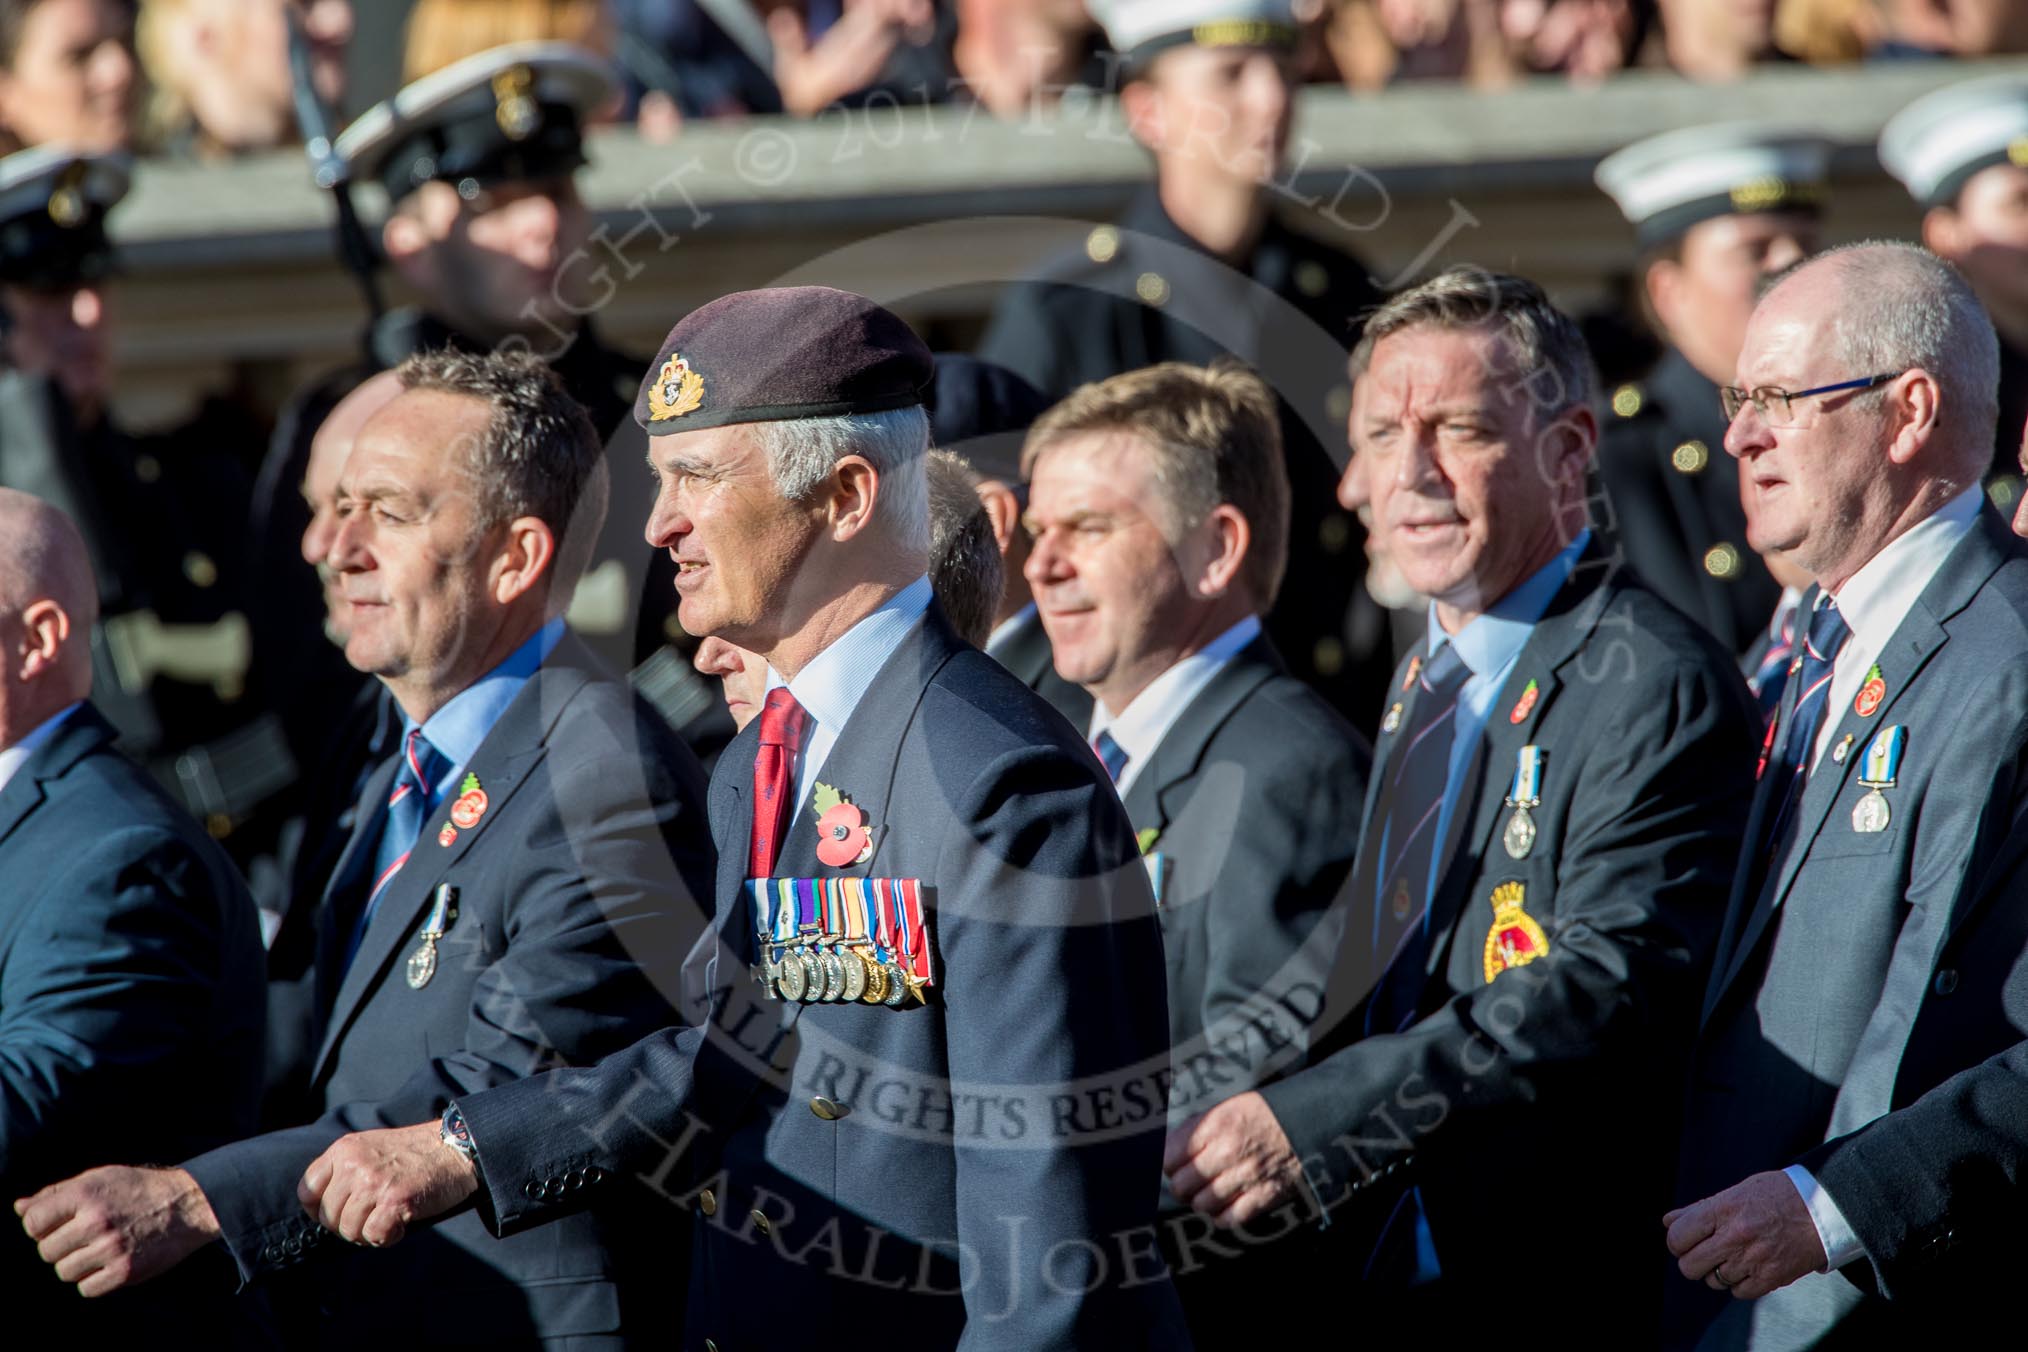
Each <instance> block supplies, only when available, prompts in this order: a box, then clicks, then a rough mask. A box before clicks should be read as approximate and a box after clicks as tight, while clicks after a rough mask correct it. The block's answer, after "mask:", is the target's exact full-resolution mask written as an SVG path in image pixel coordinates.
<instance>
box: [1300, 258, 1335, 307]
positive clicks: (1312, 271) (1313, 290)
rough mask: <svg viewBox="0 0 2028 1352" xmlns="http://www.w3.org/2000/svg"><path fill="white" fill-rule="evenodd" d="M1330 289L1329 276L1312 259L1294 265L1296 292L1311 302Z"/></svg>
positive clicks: (1323, 268)
mask: <svg viewBox="0 0 2028 1352" xmlns="http://www.w3.org/2000/svg"><path fill="white" fill-rule="evenodd" d="M1330 289H1331V274H1330V272H1329V271H1328V270H1326V269H1325V267H1324V265H1323V264H1322V263H1319V262H1318V261H1317V260H1316V259H1314V258H1309V259H1305V260H1304V261H1302V262H1300V263H1298V264H1296V290H1298V291H1300V292H1302V293H1303V294H1304V295H1306V296H1308V297H1309V298H1310V299H1311V300H1315V299H1316V298H1317V297H1319V296H1321V295H1323V294H1324V293H1325V292H1326V291H1329V290H1330Z"/></svg>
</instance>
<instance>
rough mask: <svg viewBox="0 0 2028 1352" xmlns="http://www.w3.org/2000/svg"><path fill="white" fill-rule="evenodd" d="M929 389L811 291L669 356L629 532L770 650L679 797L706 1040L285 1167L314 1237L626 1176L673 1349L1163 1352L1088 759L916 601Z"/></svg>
mask: <svg viewBox="0 0 2028 1352" xmlns="http://www.w3.org/2000/svg"><path fill="white" fill-rule="evenodd" d="M930 374H931V366H930V357H929V353H928V352H927V350H926V349H925V348H924V347H923V345H922V344H921V342H920V341H919V340H918V339H917V338H916V336H915V335H914V334H913V333H912V332H911V331H910V330H909V329H908V327H907V326H906V325H905V324H903V323H902V322H901V321H900V320H899V319H897V318H896V317H895V316H893V315H892V314H890V313H888V312H887V311H886V310H883V309H881V308H880V307H879V306H877V305H874V304H873V303H872V302H870V301H867V300H865V299H863V298H861V297H858V296H853V295H849V294H847V293H845V292H840V291H832V290H829V289H826V288H819V287H800V288H787V289H780V290H771V291H759V292H748V293H743V294H739V295H733V296H727V297H725V298H723V299H721V300H718V301H715V302H713V303H712V304H710V305H707V306H705V307H703V308H702V309H700V310H698V311H696V312H695V313H693V314H691V315H690V316H689V317H687V318H686V319H684V320H683V322H682V323H680V324H678V325H677V326H676V328H675V330H674V331H673V332H672V333H671V334H670V336H669V340H668V342H667V343H665V344H664V346H663V348H662V351H661V352H660V354H658V356H657V358H656V361H655V365H654V367H653V368H652V369H651V370H650V371H649V373H648V376H647V379H646V381H645V382H644V383H643V385H642V388H641V393H640V398H639V400H638V401H637V403H636V406H635V417H636V418H637V419H638V420H639V421H640V423H641V424H642V426H643V427H644V428H646V429H647V431H648V433H649V436H650V438H651V442H650V446H651V449H650V451H649V461H650V463H651V465H652V466H653V469H654V472H655V477H656V482H657V485H658V493H657V497H656V501H655V507H654V511H653V513H652V514H651V516H650V519H649V523H648V532H647V533H648V539H649V541H650V542H651V543H652V544H653V545H655V546H656V547H657V548H661V549H666V550H668V551H669V554H670V557H671V558H672V559H673V560H674V561H675V563H676V566H677V579H676V589H677V592H678V594H679V597H680V609H679V614H680V618H681V620H682V623H683V626H684V628H685V629H686V630H688V631H689V632H691V633H694V634H699V635H718V636H720V637H723V638H725V639H726V640H728V641H730V642H732V643H736V644H738V645H740V646H741V647H744V648H748V649H751V650H753V651H755V652H757V653H760V654H762V655H763V656H764V657H765V658H766V659H767V661H768V666H769V674H768V693H767V695H766V697H765V699H764V701H763V707H762V712H761V714H760V716H759V717H758V718H756V719H755V720H754V721H753V722H752V723H751V724H750V725H749V726H748V727H747V729H746V730H745V731H744V732H742V733H741V734H740V736H739V738H738V739H737V740H736V741H734V742H733V744H732V745H731V747H730V748H729V749H728V750H727V751H726V753H725V755H724V756H723V757H722V758H721V760H720V761H719V768H718V772H717V774H716V776H715V777H714V779H713V781H712V786H711V793H710V800H709V802H710V810H711V821H712V832H713V836H714V838H715V839H716V842H717V845H718V850H719V861H720V862H719V873H718V892H717V917H716V925H715V934H714V935H713V936H712V938H713V940H715V942H708V943H707V944H706V945H705V946H704V948H703V949H701V950H700V952H699V953H697V954H693V957H692V970H693V971H696V972H697V973H699V974H700V975H701V976H702V978H703V982H704V986H705V988H706V989H707V990H708V991H709V1001H708V1004H709V1017H708V1018H707V1019H706V1020H704V1021H703V1022H702V1023H700V1024H699V1025H698V1026H693V1027H683V1028H672V1029H668V1030H665V1031H664V1032H662V1033H659V1034H657V1035H655V1036H654V1037H651V1038H648V1039H646V1040H644V1041H642V1042H640V1043H638V1044H636V1045H635V1046H633V1047H632V1048H630V1049H628V1050H627V1051H625V1052H622V1053H620V1054H619V1055H616V1056H613V1057H609V1058H608V1059H606V1060H605V1061H602V1062H600V1063H599V1064H598V1065H595V1066H591V1067H588V1068H582V1069H563V1070H557V1071H554V1072H552V1073H550V1074H547V1075H542V1076H537V1077H534V1078H533V1079H529V1080H526V1081H523V1082H521V1083H520V1084H517V1085H513V1086H507V1087H504V1088H501V1089H498V1090H493V1091H489V1092H485V1093H480V1094H474V1095H470V1096H467V1097H464V1098H461V1099H459V1100H458V1101H457V1102H456V1103H455V1104H454V1105H453V1106H452V1109H451V1111H450V1112H449V1113H448V1114H447V1115H446V1117H445V1120H444V1122H443V1123H442V1124H441V1126H440V1125H439V1124H437V1123H434V1122H432V1123H426V1124H423V1125H420V1126H416V1127H411V1128H400V1129H395V1130H390V1131H379V1132H366V1133H361V1134H359V1135H355V1136H351V1137H347V1138H346V1139H344V1140H342V1141H340V1142H338V1143H337V1144H336V1145H334V1146H333V1147H332V1148H331V1149H330V1150H329V1151H328V1152H326V1154H325V1155H324V1156H323V1157H322V1158H320V1159H319V1160H318V1161H317V1162H316V1163H315V1164H313V1165H312V1166H311V1167H310V1169H309V1171H308V1172H307V1173H306V1174H305V1176H304V1179H303V1187H302V1194H303V1197H304V1200H305V1204H306V1206H307V1207H308V1208H309V1209H310V1210H311V1211H312V1212H313V1213H314V1214H316V1215H317V1216H318V1217H319V1218H320V1219H321V1221H322V1222H323V1223H324V1224H325V1225H326V1226H328V1227H330V1228H332V1229H334V1230H337V1231H338V1232H339V1233H341V1234H342V1235H343V1236H344V1237H345V1238H347V1239H350V1240H353V1241H355V1242H364V1243H368V1244H386V1243H392V1242H394V1241H396V1240H398V1239H399V1238H400V1237H401V1235H402V1233H403V1231H404V1230H405V1228H406V1227H407V1226H408V1225H411V1224H415V1223H416V1222H418V1221H420V1220H421V1219H423V1218H425V1217H430V1216H435V1215H439V1214H442V1213H443V1212H445V1211H447V1210H449V1209H451V1208H452V1207H455V1206H458V1205H460V1204H462V1203H464V1202H465V1201H466V1200H467V1199H472V1200H474V1201H475V1202H476V1205H477V1207H478V1209H479V1213H480V1215H481V1216H482V1218H483V1219H484V1220H485V1222H486V1224H487V1225H488V1226H489V1227H491V1228H492V1229H493V1230H494V1231H495V1232H496V1233H498V1234H501V1235H507V1234H512V1233H516V1232H519V1231H521V1230H524V1229H527V1228H529V1227H531V1226H535V1225H539V1224H542V1223H544V1222H547V1221H550V1220H553V1219H555V1218H557V1217H560V1216H563V1215H567V1214H570V1213H572V1212H575V1211H578V1210H581V1209H583V1208H585V1207H587V1206H602V1205H608V1204H612V1203H617V1202H619V1201H620V1200H621V1199H623V1198H638V1197H640V1196H642V1195H643V1191H642V1190H643V1189H644V1188H645V1189H651V1190H653V1192H654V1193H655V1194H659V1195H660V1196H662V1197H663V1198H665V1199H666V1200H668V1201H669V1202H670V1203H671V1204H672V1210H671V1213H670V1215H671V1220H672V1223H673V1222H675V1221H676V1220H677V1219H678V1215H677V1211H676V1210H675V1208H681V1209H682V1210H684V1211H687V1212H688V1213H689V1215H688V1216H685V1217H682V1218H681V1219H682V1223H684V1224H688V1225H690V1226H692V1227H693V1235H694V1243H693V1248H694V1254H695V1258H694V1261H693V1264H692V1268H691V1278H690V1283H689V1308H688V1311H687V1325H688V1329H687V1333H686V1336H685V1340H684V1346H685V1347H701V1348H707V1349H710V1348H717V1347H721V1346H722V1347H725V1348H728V1349H729V1348H735V1347H738V1348H748V1347H783V1348H796V1349H799V1350H800V1349H803V1348H806V1347H808V1346H810V1345H811V1344H812V1343H813V1342H818V1343H829V1344H833V1345H845V1346H856V1345H861V1344H864V1343H869V1342H872V1341H874V1340H879V1341H881V1342H891V1343H893V1344H895V1345H897V1346H904V1347H907V1348H909V1349H910V1352H920V1349H925V1348H938V1347H957V1346H963V1347H965V1348H1003V1347H1004V1348H1010V1349H1024V1350H1025V1349H1030V1348H1041V1347H1051V1348H1058V1347H1094V1348H1097V1347H1104V1348H1107V1349H1114V1348H1131V1347H1163V1348H1169V1347H1178V1346H1187V1341H1188V1340H1187V1335H1186V1334H1185V1333H1184V1331H1183V1328H1182V1324H1181V1319H1180V1313H1179V1311H1178V1309H1177V1306H1176V1303H1175V1296H1174V1292H1173V1290H1172V1288H1171V1286H1170V1284H1169V1279H1168V1276H1167V1273H1166V1272H1165V1270H1164V1268H1163V1264H1162V1260H1161V1258H1160V1257H1159V1255H1158V1252H1157V1248H1156V1244H1155V1235H1154V1229H1153V1222H1154V1218H1155V1206H1156V1202H1157V1198H1158V1193H1159V1181H1160V1155H1161V1129H1162V1124H1163V1116H1164V1113H1163V1104H1164V1099H1165V1097H1166V1089H1167V1084H1168V1065H1167V1052H1166V1050H1165V1048H1166V1031H1167V1030H1166V1000H1165V993H1164V970H1163V957H1162V946H1161V936H1160V932H1159V927H1158V924H1157V921H1156V919H1155V915H1154V905H1153V902H1152V899H1151V894H1150V892H1149V888H1148V884H1147V879H1146V875H1145V872H1144V870H1143V869H1142V867H1141V865H1140V863H1139V861H1138V859H1137V857H1136V855H1137V851H1136V848H1135V843H1134V837H1133V833H1132V830H1131V828H1130V827H1129V825H1128V823H1127V819H1126V816H1125V813H1124V810H1123V809H1122V808H1121V806H1120V804H1119V800H1118V799H1117V798H1116V797H1115V796H1114V794H1113V792H1112V790H1111V788H1110V786H1109V784H1108V782H1107V779H1106V775H1105V771H1104V769H1103V768H1102V767H1101V766H1100V765H1099V763H1098V761H1097V760H1096V758H1094V757H1093V756H1092V754H1091V752H1090V751H1089V749H1088V748H1086V747H1085V746H1084V745H1083V743H1082V742H1081V741H1079V739H1078V738H1077V736H1076V734H1075V733H1074V732H1073V731H1072V730H1071V729H1070V728H1069V726H1068V725H1067V724H1065V723H1064V721H1063V720H1062V719H1061V718H1059V717H1057V716H1056V715H1055V714H1054V713H1053V712H1052V711H1050V709H1049V707H1048V706H1047V705H1046V704H1044V703H1043V701H1042V700H1041V699H1040V698H1039V697H1038V696H1036V695H1035V694H1034V693H1033V692H1031V691H1030V690H1028V689H1027V688H1026V687H1025V686H1023V685H1022V684H1021V683H1020V682H1019V681H1018V680H1016V679H1015V678H1014V677H1012V676H1010V675H1009V674H1008V673H1007V672H1006V671H1004V670H1003V669H1002V668H1001V667H1000V666H999V665H998V664H997V663H996V662H994V661H993V660H992V659H990V658H988V657H986V656H985V655H984V654H982V653H980V652H978V651H977V650H975V649H973V648H970V647H968V646H967V645H965V644H964V643H963V642H962V641H961V640H960V639H958V637H957V636H956V635H955V634H954V633H953V632H952V630H951V627H950V625H949V623H948V621H947V620H946V619H945V617H944V615H943V613H942V611H941V609H940V608H939V607H938V606H937V604H936V603H935V602H934V600H933V599H932V598H931V595H930V586H929V582H928V580H927V578H926V577H925V576H924V570H925V563H926V556H927V546H928V541H929V527H928V518H927V510H926V503H925V488H924V475H923V456H924V452H925V450H926V448H927V442H928V422H927V419H926V418H925V416H924V413H923V410H922V407H921V399H920V396H921V390H922V387H923V386H924V385H925V384H926V383H927V382H928V381H929V379H930ZM705 950H708V951H705Z"/></svg>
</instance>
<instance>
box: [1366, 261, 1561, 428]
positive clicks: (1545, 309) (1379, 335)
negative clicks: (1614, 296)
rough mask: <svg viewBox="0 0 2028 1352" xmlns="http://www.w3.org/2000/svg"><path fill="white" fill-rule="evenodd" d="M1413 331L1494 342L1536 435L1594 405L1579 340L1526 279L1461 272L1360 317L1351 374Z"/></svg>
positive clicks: (1445, 275) (1456, 269)
mask: <svg viewBox="0 0 2028 1352" xmlns="http://www.w3.org/2000/svg"><path fill="white" fill-rule="evenodd" d="M1416 328H1441V329H1487V330H1490V331H1491V332H1494V333H1496V334H1498V335H1499V336H1500V337H1501V338H1502V339H1503V340H1504V346H1505V348H1506V350H1507V356H1508V360H1510V361H1511V362H1512V363H1513V365H1514V370H1515V372H1516V374H1517V375H1519V376H1520V377H1521V383H1520V386H1519V389H1518V390H1517V391H1514V392H1516V393H1520V394H1523V395H1525V396H1526V397H1527V400H1528V405H1529V409H1530V411H1531V415H1532V418H1533V425H1534V426H1536V427H1543V426H1545V425H1547V424H1549V423H1552V422H1555V421H1556V420H1557V419H1558V418H1559V417H1561V416H1562V415H1563V414H1565V413H1567V412H1569V411H1570V410H1571V409H1573V408H1579V407H1583V408H1592V407H1593V405H1594V402H1595V400H1596V398H1597V390H1598V376H1597V373H1596V371H1595V370H1594V369H1593V367H1592V361H1591V349H1590V348H1589V347H1587V346H1586V345H1585V341H1584V334H1583V333H1582V332H1581V331H1580V330H1579V329H1578V327H1577V324H1576V322H1575V321H1573V320H1572V319H1571V318H1570V316H1569V315H1566V314H1565V313H1563V311H1561V310H1559V309H1557V308H1556V307H1555V306H1554V305H1552V304H1550V303H1549V297H1548V295H1547V294H1546V293H1545V292H1544V291H1543V290H1542V288H1541V287H1539V286H1537V285H1536V284H1535V283H1534V282H1531V281H1529V280H1528V279H1527V278H1526V277H1516V276H1514V275H1513V274H1512V273H1506V272H1488V271H1487V270H1486V269H1484V268H1479V267H1472V266H1470V265H1469V264H1464V265H1460V266H1458V267H1453V268H1446V269H1445V270H1444V271H1442V272H1440V273H1438V274H1437V275H1436V276H1434V277H1432V278H1430V279H1429V280H1428V281H1426V282H1424V283H1423V284H1422V285H1420V286H1417V287H1412V288H1410V289H1409V290H1407V291H1404V292H1402V293H1401V294H1400V295H1398V296H1396V297H1395V298H1394V299H1392V300H1390V301H1388V302H1387V303H1386V304H1384V305H1382V306H1380V307H1379V308H1378V309H1376V310H1374V311H1373V313H1372V314H1371V315H1369V316H1368V317H1367V320H1366V327H1365V330H1364V333H1363V335H1362V336H1361V338H1360V340H1359V346H1358V347H1356V348H1354V349H1353V352H1352V372H1353V374H1354V375H1355V376H1357V375H1359V374H1362V373H1363V372H1364V371H1365V370H1366V367H1367V366H1368V364H1369V363H1371V362H1372V360H1373V349H1374V348H1375V346H1377V345H1378V344H1379V342H1380V340H1381V339H1383V338H1386V337H1388V336H1389V335H1391V334H1396V333H1401V332H1403V331H1404V330H1407V329H1416Z"/></svg>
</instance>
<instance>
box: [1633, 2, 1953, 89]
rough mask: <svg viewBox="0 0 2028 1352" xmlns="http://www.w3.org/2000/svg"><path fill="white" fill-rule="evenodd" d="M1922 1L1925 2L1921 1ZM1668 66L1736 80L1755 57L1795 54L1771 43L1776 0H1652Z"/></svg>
mask: <svg viewBox="0 0 2028 1352" xmlns="http://www.w3.org/2000/svg"><path fill="white" fill-rule="evenodd" d="M1925 2H1926V0H1925ZM1656 3H1657V4H1658V5H1659V6H1660V8H1661V14H1662V41H1663V46H1664V49H1665V50H1666V51H1667V53H1668V57H1669V64H1670V65H1671V66H1673V67H1675V69H1676V71H1677V73H1678V74H1681V75H1687V76H1689V77H1690V78H1691V79H1693V80H1736V79H1738V78H1739V77H1740V76H1741V75H1743V74H1745V72H1746V68H1747V67H1748V66H1750V65H1753V64H1754V63H1755V62H1757V61H1787V60H1793V59H1794V58H1793V57H1791V56H1789V55H1788V53H1786V52H1784V51H1783V50H1782V49H1781V48H1780V47H1778V46H1776V45H1775V3H1776V0H1656Z"/></svg>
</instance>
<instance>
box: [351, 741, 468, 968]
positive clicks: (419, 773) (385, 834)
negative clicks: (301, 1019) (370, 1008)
mask: <svg viewBox="0 0 2028 1352" xmlns="http://www.w3.org/2000/svg"><path fill="white" fill-rule="evenodd" d="M397 762H398V763H397V765H396V767H395V772H394V787H393V789H391V790H390V791H389V793H388V795H387V811H386V812H385V813H383V814H382V817H381V827H380V845H379V848H378V849H377V850H375V852H374V856H373V887H372V889H371V890H370V891H368V892H367V894H366V908H365V909H364V910H363V911H361V912H360V915H359V924H358V925H357V926H356V927H355V928H354V929H353V931H352V942H351V945H350V946H349V947H348V948H347V949H346V950H345V966H346V967H347V968H349V967H351V966H352V959H353V958H354V957H356V956H357V955H358V953H359V945H360V944H361V943H363V942H365V939H366V930H367V927H368V926H370V925H372V924H373V917H374V914H375V912H377V911H378V910H379V909H380V899H381V898H382V897H384V896H386V895H387V888H388V885H389V884H390V883H392V882H393V881H394V878H395V875H396V874H398V873H400V872H401V867H402V865H403V864H406V863H407V862H408V857H409V855H410V854H412V853H414V851H415V843H416V837H418V836H419V835H421V834H422V826H423V821H424V819H425V818H427V817H428V816H429V813H430V800H431V798H432V797H433V796H434V795H435V793H436V784H437V781H438V780H439V779H441V778H442V777H443V773H444V771H445V769H446V768H448V767H447V765H446V763H445V761H444V758H443V756H442V755H441V754H440V753H439V752H438V751H437V749H436V748H435V747H433V746H431V745H430V742H429V739H428V738H427V737H425V736H423V735H422V729H421V728H419V727H417V728H410V729H409V730H408V736H407V737H406V738H404V739H403V741H402V745H401V750H400V752H399V753H398V755H397Z"/></svg>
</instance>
